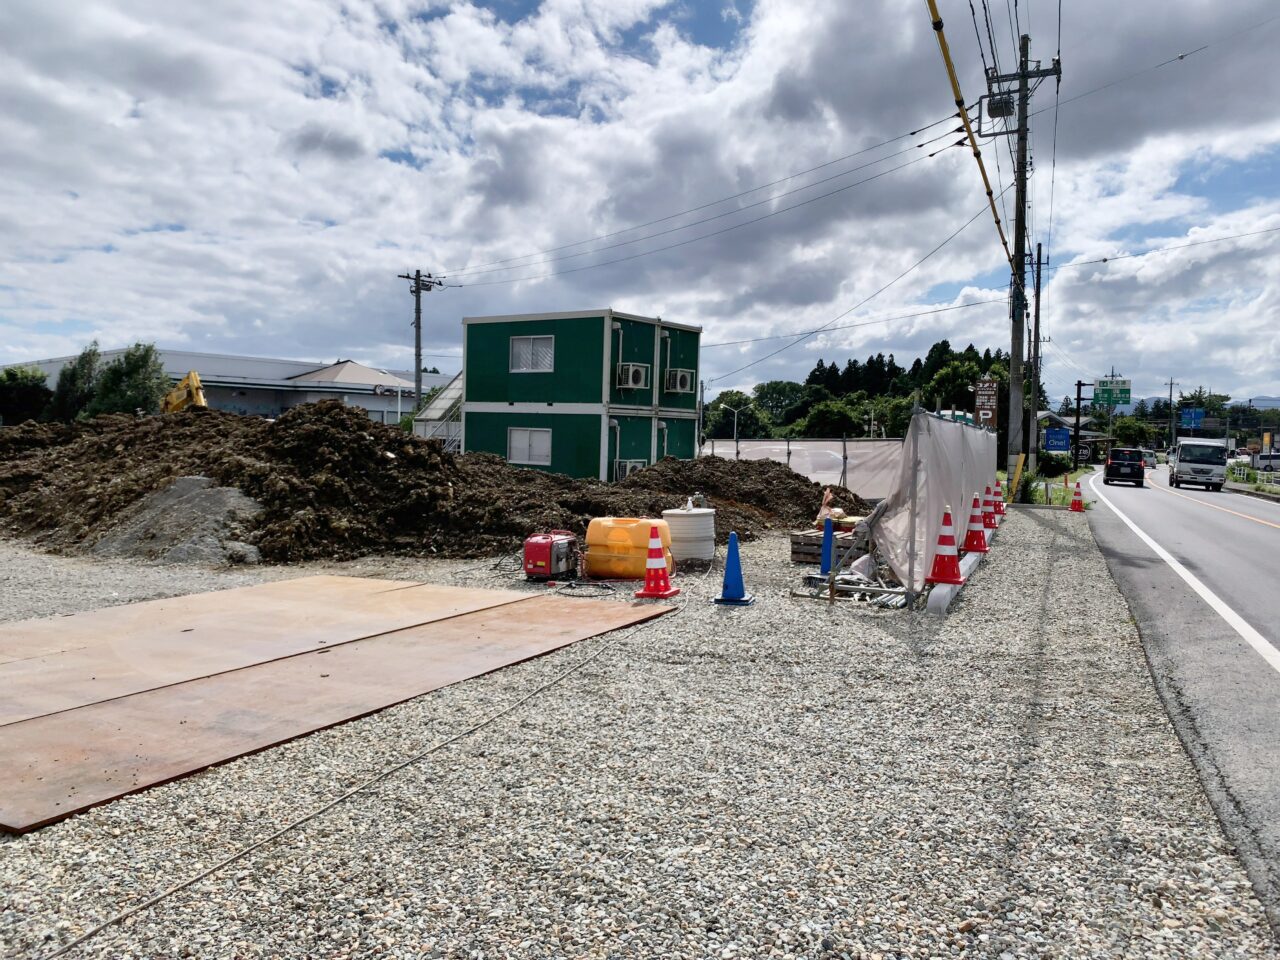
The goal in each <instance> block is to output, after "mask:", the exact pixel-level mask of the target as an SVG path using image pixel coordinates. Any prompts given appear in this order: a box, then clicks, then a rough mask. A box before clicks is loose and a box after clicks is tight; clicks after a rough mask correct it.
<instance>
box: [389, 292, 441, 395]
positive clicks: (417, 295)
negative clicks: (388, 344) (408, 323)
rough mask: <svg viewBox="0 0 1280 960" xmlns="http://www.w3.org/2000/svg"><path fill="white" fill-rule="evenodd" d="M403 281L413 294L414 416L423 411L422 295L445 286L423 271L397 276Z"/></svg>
mask: <svg viewBox="0 0 1280 960" xmlns="http://www.w3.org/2000/svg"><path fill="white" fill-rule="evenodd" d="M396 276H397V277H398V278H399V279H401V280H408V281H409V292H410V293H411V294H413V414H414V416H417V415H418V411H419V410H421V409H422V295H423V294H424V293H430V292H431V290H432V289H433V288H435V287H442V286H444V279H443V278H442V277H433V276H431V274H429V273H428V274H427V275H426V276H425V277H424V276H423V275H422V271H421V270H415V271H413V274H412V276H411V275H409V274H407V273H400V274H397V275H396Z"/></svg>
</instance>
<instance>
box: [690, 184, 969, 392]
mask: <svg viewBox="0 0 1280 960" xmlns="http://www.w3.org/2000/svg"><path fill="white" fill-rule="evenodd" d="M986 209H987V206H986V205H984V206H982V207H980V208H979V209H978V212H977V213H975V214H974V215H973V216H971V217H970V218H969V219H968V220H966V221H965V222H964V223H962V224H961V225H960V226H959V227H957V228H956V229H955V230H954V231H953V232H952V233H951V235H950V236H948V237H947V238H946V239H945V240H943V241H942V242H941V243H939V244H938V245H937V246H936V247H934V248H933V249H932V250H930V251H929V252H928V253H926V254H925V255H924V256H923V257H921V258H920V259H919V260H917V261H916V262H915V263H913V264H912V265H911V266H909V267H907V269H905V270H903V271H902V272H901V273H900V274H898V275H897V276H896V277H894V278H893V279H892V280H890V281H889V282H888V283H886V284H885V285H884V286H882V287H880V288H879V289H878V290H875V291H874V292H873V293H870V294H868V295H867V296H866V297H863V298H862V299H861V300H859V301H858V302H857V303H855V304H854V305H853V306H852V307H850V308H849V309H848V310H844V311H842V312H841V313H838V314H836V316H835V317H833V318H832V319H831V320H830V321H828V322H827V323H824V324H823V325H822V326H820V327H818V328H817V329H816V330H810V331H809V332H807V333H802V334H799V335H797V336H796V338H795V339H794V340H792V341H791V343H788V344H785V345H783V346H781V347H779V348H778V349H777V350H772V351H770V352H769V353H766V354H765V355H764V356H763V357H759V358H758V359H755V360H752V361H751V362H750V363H745V364H743V365H742V366H740V367H738V368H737V369H734V370H730V371H729V372H728V373H722V374H720V376H718V377H712V378H711V379H709V380H708V381H707V383H715V382H716V381H717V380H724V379H726V378H727V377H732V376H735V375H736V374H739V373H741V372H742V371H743V370H748V369H750V368H751V367H754V366H755V365H756V364H759V363H764V361H766V360H770V359H772V358H773V357H776V356H777V355H778V354H780V353H782V352H783V351H786V350H790V349H791V348H792V347H794V346H797V345H798V344H801V343H803V342H804V341H806V340H808V339H809V338H810V337H813V336H817V335H818V334H819V333H822V332H823V331H824V330H828V329H830V328H831V327H833V326H834V325H835V324H836V323H837V322H839V321H840V320H843V319H844V318H845V317H847V316H848V315H849V314H851V313H853V312H854V311H855V310H858V309H861V308H862V307H864V306H866V305H867V304H868V303H870V302H871V301H872V300H874V299H875V298H876V297H878V296H880V294H882V293H884V292H885V291H886V290H888V289H889V288H890V287H892V286H893V285H894V284H896V283H898V282H899V281H900V280H902V279H903V278H904V277H906V276H908V275H909V274H911V273H912V272H913V271H914V270H916V269H917V268H918V267H919V266H920V265H921V264H923V263H924V262H925V261H926V260H928V259H929V258H930V257H932V256H933V255H934V254H935V253H937V252H938V251H939V250H941V249H942V248H943V247H945V246H946V245H947V244H949V243H950V242H951V241H952V240H954V239H955V238H956V237H958V236H960V234H961V233H963V232H964V231H965V229H966V228H967V227H968V226H969V225H970V224H971V223H973V222H974V221H975V220H977V219H978V218H979V217H981V216H982V213H983V211H984V210H986Z"/></svg>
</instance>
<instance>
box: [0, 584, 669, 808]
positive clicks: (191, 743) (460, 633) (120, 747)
mask: <svg viewBox="0 0 1280 960" xmlns="http://www.w3.org/2000/svg"><path fill="white" fill-rule="evenodd" d="M672 609H674V608H673V607H669V606H659V605H646V604H640V603H629V604H623V603H615V602H613V601H604V600H601V601H588V600H578V599H570V598H566V597H550V596H541V597H533V598H531V599H529V600H527V601H526V602H524V603H519V604H514V605H504V606H500V607H496V608H493V609H489V610H483V611H479V612H476V613H468V614H463V615H460V616H456V617H453V618H451V619H448V620H442V621H437V622H435V623H429V624H426V625H423V626H415V627H411V628H408V629H405V630H400V631H397V632H395V633H387V634H383V635H381V636H377V637H371V638H369V639H365V640H356V641H352V642H350V643H345V644H342V645H340V646H335V647H332V648H330V649H325V650H319V651H313V652H310V653H304V654H300V655H298V656H294V657H288V658H286V659H281V660H273V661H270V662H268V663H262V664H258V665H255V666H252V667H246V668H245V669H242V670H234V671H230V672H227V673H220V674H217V675H215V676H209V677H203V678H201V679H197V680H190V681H187V682H185V683H179V684H174V685H172V686H167V687H162V688H159V689H155V690H149V691H146V692H143V693H137V694H134V695H132V696H127V697H121V698H119V699H116V700H110V701H106V702H102V703H95V704H93V705H90V706H85V707H79V708H76V709H73V710H66V711H63V712H61V713H56V714H51V715H49V716H44V717H39V718H36V719H33V720H24V721H22V722H20V723H12V724H9V725H8V726H5V727H0V771H2V773H0V828H3V829H5V830H9V831H12V832H18V833H21V832H25V831H27V830H32V829H34V828H36V827H40V826H44V825H45V824H48V823H53V822H55V821H57V820H61V819H63V818H64V817H68V816H70V815H71V814H74V813H78V812H80V811H83V810H86V809H88V808H89V807H92V806H95V805H96V804H100V803H103V802H106V801H108V800H113V799H116V798H117V797H120V796H123V795H125V794H128V793H133V792H135V791H138V790H142V789H145V788H147V787H151V786H155V785H157V784H161V783H165V782H166V781H169V780H173V779H176V778H178V777H182V776H185V775H187V774H190V773H193V772H195V771H198V770H202V769H204V768H206V767H209V766H212V765H214V764H218V763H223V762H225V761H227V760H231V759H233V758H235V757H239V756H243V755H244V754H247V753H252V752H254V751H257V750H262V749H263V748H265V747H270V746H273V745H275V744H278V743H282V742H284V741H286V740H291V739H293V738H295V737H298V736H301V735H303V734H306V733H310V732H312V731H315V730H319V729H323V728H324V727H329V726H333V725H334V724H338V723H342V722H344V721H346V720H351V719H354V718H356V717H360V716H364V715H366V714H369V713H373V712H375V711H377V710H381V709H383V708H385V707H388V706H391V705H392V704H395V703H400V702H402V701H404V700H408V699H411V698H413V697H416V696H418V695H420V694H423V693H427V692H429V691H431V690H436V689H439V688H440V687H443V686H446V685H448V684H452V683H457V682H458V681H460V680H466V679H468V678H470V677H475V676H479V675H480V674H484V673H488V672H490V671H493V670H497V669H499V668H501V667H504V666H508V665H510V664H513V663H518V662H520V661H522V660H527V659H529V658H530V657H536V656H539V655H541V654H544V653H548V652H549V651H551V650H555V649H557V648H559V647H562V646H565V645H567V644H570V643H573V642H575V641H577V640H583V639H586V638H587V637H592V636H596V635H598V634H601V633H605V632H608V631H610V630H616V629H618V628H620V627H624V626H629V625H631V624H635V623H640V622H642V621H644V620H648V619H650V618H652V617H656V616H658V615H660V614H663V613H666V612H668V611H669V610H672Z"/></svg>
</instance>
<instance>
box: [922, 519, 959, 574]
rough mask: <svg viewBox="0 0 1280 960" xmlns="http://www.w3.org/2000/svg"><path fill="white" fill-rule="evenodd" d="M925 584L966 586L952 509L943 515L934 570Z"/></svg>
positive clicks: (934, 558) (930, 572)
mask: <svg viewBox="0 0 1280 960" xmlns="http://www.w3.org/2000/svg"><path fill="white" fill-rule="evenodd" d="M924 580H925V583H953V584H955V585H957V586H961V585H963V584H964V577H962V576H960V556H959V554H957V553H956V531H955V527H953V526H952V525H951V508H950V507H947V508H946V510H944V511H943V513H942V530H941V531H939V533H938V552H937V553H935V554H934V555H933V569H932V570H931V571H929V575H928V576H927V577H925V578H924Z"/></svg>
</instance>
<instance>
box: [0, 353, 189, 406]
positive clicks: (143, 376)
mask: <svg viewBox="0 0 1280 960" xmlns="http://www.w3.org/2000/svg"><path fill="white" fill-rule="evenodd" d="M170 387H171V382H170V380H169V377H168V376H167V375H166V374H165V372H164V366H163V364H162V363H161V362H160V355H159V353H158V352H157V351H156V348H155V344H151V343H135V344H134V345H133V346H131V347H129V348H128V349H127V350H125V351H124V352H123V353H121V354H120V355H119V356H118V357H116V358H115V359H113V360H111V361H110V362H108V363H103V362H102V354H101V353H100V351H99V350H98V343H97V341H94V342H93V343H91V344H89V346H87V347H85V348H84V350H82V351H81V352H80V354H79V355H78V356H77V357H76V358H75V359H74V360H73V361H71V363H69V364H67V365H66V366H65V367H63V368H62V370H61V371H59V373H58V380H57V383H56V384H55V385H54V386H53V388H52V389H51V388H50V387H49V385H48V377H47V376H46V375H45V373H44V372H43V371H42V370H39V369H37V368H35V367H8V368H7V369H5V370H0V423H3V424H6V425H13V424H17V423H22V422H23V421H25V420H45V421H60V422H62V423H71V422H72V421H73V420H79V419H84V418H86V417H96V416H97V415H98V414H100V413H139V412H140V413H158V412H159V410H160V404H161V401H163V400H164V395H165V394H166V393H168V392H169V389H170Z"/></svg>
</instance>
